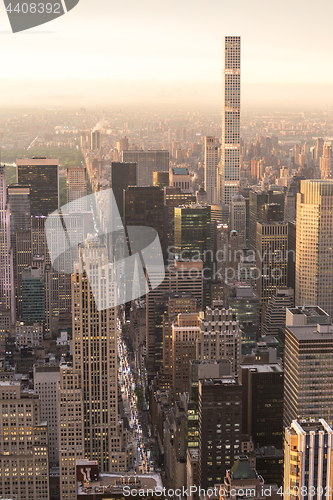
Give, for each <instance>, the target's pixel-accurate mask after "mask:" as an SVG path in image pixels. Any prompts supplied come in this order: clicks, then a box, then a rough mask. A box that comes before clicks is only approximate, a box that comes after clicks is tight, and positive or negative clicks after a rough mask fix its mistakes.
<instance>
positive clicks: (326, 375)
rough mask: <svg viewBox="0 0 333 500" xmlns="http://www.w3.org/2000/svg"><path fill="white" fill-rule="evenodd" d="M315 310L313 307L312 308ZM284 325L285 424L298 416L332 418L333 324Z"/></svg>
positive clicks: (297, 316) (297, 317)
mask: <svg viewBox="0 0 333 500" xmlns="http://www.w3.org/2000/svg"><path fill="white" fill-rule="evenodd" d="M312 309H313V312H312V314H316V308H312ZM292 311H295V314H296V312H298V314H297V315H296V321H297V322H298V324H297V326H294V325H291V326H286V337H285V354H284V370H285V382H284V405H283V406H284V410H283V411H284V415H283V425H284V426H285V427H288V426H289V425H291V422H292V421H293V420H295V419H298V418H303V419H306V420H310V419H313V418H314V419H318V418H325V420H326V421H327V422H328V423H329V424H330V425H331V424H332V421H333V390H332V386H333V367H332V356H333V325H326V324H317V325H316V324H310V325H306V326H298V325H299V324H300V323H299V321H300V320H303V318H302V317H301V315H302V311H298V310H297V309H295V310H292Z"/></svg>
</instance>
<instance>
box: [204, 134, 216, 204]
mask: <svg viewBox="0 0 333 500" xmlns="http://www.w3.org/2000/svg"><path fill="white" fill-rule="evenodd" d="M204 147H205V163H204V188H205V191H206V193H207V201H208V203H217V202H218V201H219V200H217V178H218V176H217V168H218V158H219V153H218V142H217V140H216V139H215V137H214V136H213V135H212V136H206V137H205V146H204Z"/></svg>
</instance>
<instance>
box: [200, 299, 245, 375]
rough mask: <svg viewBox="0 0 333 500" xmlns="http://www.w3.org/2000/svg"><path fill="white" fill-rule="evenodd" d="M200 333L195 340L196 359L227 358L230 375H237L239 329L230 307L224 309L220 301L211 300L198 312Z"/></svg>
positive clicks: (239, 342) (239, 351)
mask: <svg viewBox="0 0 333 500" xmlns="http://www.w3.org/2000/svg"><path fill="white" fill-rule="evenodd" d="M199 326H200V330H201V334H200V336H199V338H198V340H197V349H196V359H199V360H202V361H204V360H220V359H227V360H229V361H230V362H231V365H232V371H231V373H232V375H233V376H236V377H237V376H238V367H239V363H240V355H241V329H240V327H239V322H238V321H237V320H236V318H235V315H234V313H233V312H232V310H231V309H224V308H223V305H222V302H220V301H213V307H212V308H210V307H206V309H205V311H201V312H200V313H199Z"/></svg>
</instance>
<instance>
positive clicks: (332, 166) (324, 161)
mask: <svg viewBox="0 0 333 500" xmlns="http://www.w3.org/2000/svg"><path fill="white" fill-rule="evenodd" d="M319 166H320V174H321V178H322V179H332V177H333V155H332V143H331V141H325V143H324V147H323V154H322V157H321V158H320V160H319Z"/></svg>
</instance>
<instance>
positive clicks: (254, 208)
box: [249, 190, 285, 251]
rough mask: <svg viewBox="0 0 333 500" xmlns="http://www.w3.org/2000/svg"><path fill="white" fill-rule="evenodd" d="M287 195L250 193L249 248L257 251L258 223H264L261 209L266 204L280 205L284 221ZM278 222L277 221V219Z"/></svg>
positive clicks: (282, 193) (275, 192)
mask: <svg viewBox="0 0 333 500" xmlns="http://www.w3.org/2000/svg"><path fill="white" fill-rule="evenodd" d="M284 198H285V194H284V192H281V191H267V192H264V191H254V190H251V191H250V192H249V247H250V248H251V250H254V251H255V249H256V230H257V222H258V221H259V222H261V221H262V218H261V217H262V212H260V209H261V207H262V206H264V205H265V204H266V203H269V204H272V203H278V204H279V205H280V212H281V218H280V219H279V220H281V221H282V220H283V213H284ZM276 220H277V219H276Z"/></svg>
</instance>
